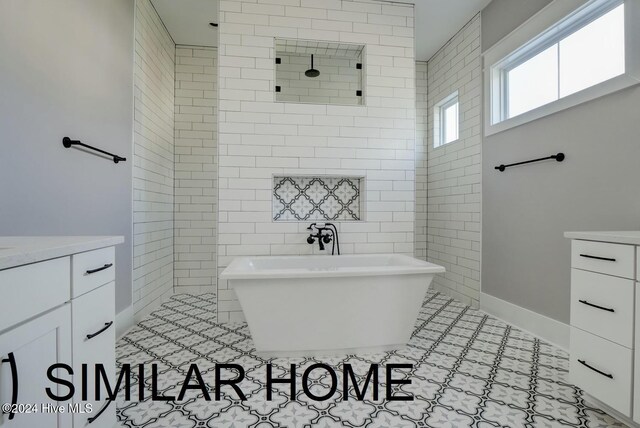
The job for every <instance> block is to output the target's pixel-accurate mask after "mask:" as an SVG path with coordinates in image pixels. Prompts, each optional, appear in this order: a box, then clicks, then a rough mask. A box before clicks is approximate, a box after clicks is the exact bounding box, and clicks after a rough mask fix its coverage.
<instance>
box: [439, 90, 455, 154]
mask: <svg viewBox="0 0 640 428" xmlns="http://www.w3.org/2000/svg"><path fill="white" fill-rule="evenodd" d="M455 103H458V138H456V139H455V140H452V141H449V142H448V143H446V142H445V141H444V129H445V116H444V114H443V112H444V110H446V109H447V108H448V107H450V106H452V105H454V104H455ZM433 115H434V116H433V148H434V149H437V148H438V147H442V146H445V145H447V144H451V143H454V142H456V141H458V140H459V139H460V99H459V98H458V91H455V92H453V93H452V94H451V95H448V96H447V97H446V98H444V99H442V100H441V101H439V102H438V103H437V104H436V105H435V106H434V107H433Z"/></svg>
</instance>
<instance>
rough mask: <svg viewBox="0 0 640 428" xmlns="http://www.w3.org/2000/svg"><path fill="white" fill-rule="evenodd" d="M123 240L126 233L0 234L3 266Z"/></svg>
mask: <svg viewBox="0 0 640 428" xmlns="http://www.w3.org/2000/svg"><path fill="white" fill-rule="evenodd" d="M123 242H124V237H122V236H0V270H2V269H8V268H12V267H16V266H21V265H26V264H29V263H36V262H41V261H43V260H49V259H55V258H57V257H63V256H68V255H70V254H76V253H82V252H84V251H91V250H95V249H98V248H104V247H111V246H113V245H117V244H121V243H123Z"/></svg>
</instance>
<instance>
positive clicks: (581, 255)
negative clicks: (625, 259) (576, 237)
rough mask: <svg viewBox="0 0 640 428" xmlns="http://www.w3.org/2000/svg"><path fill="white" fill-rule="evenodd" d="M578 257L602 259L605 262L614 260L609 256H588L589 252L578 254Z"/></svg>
mask: <svg viewBox="0 0 640 428" xmlns="http://www.w3.org/2000/svg"><path fill="white" fill-rule="evenodd" d="M580 257H584V258H587V259H595V260H604V261H605V262H615V261H616V259H610V258H609V257H598V256H590V255H589V254H580Z"/></svg>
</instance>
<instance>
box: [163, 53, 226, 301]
mask: <svg viewBox="0 0 640 428" xmlns="http://www.w3.org/2000/svg"><path fill="white" fill-rule="evenodd" d="M217 57H218V50H217V49H216V48H206V47H196V46H183V45H177V46H176V84H175V212H174V216H175V224H174V232H175V236H174V240H175V246H174V259H175V265H174V275H175V280H174V285H175V287H176V292H181V291H182V290H185V291H188V292H194V291H195V292H207V291H208V292H212V291H215V286H216V280H217V274H216V215H217V204H218V192H217V183H218V171H217V139H218V134H217V131H218V129H217V128H218V124H217V109H218V107H217V89H218V88H217V86H218V82H217V78H218V75H217V65H218V64H217V62H218V58H217Z"/></svg>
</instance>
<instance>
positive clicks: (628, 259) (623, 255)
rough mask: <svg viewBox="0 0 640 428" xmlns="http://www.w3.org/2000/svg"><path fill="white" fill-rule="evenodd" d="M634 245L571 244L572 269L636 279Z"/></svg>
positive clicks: (578, 241)
mask: <svg viewBox="0 0 640 428" xmlns="http://www.w3.org/2000/svg"><path fill="white" fill-rule="evenodd" d="M635 248H636V247H634V246H633V245H623V244H610V243H606V242H594V241H582V240H579V239H574V240H573V241H572V242H571V267H573V268H578V269H584V270H589V271H592V272H599V273H604V274H607V275H615V276H621V277H623V278H629V279H634V271H635V253H636V249H635Z"/></svg>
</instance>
